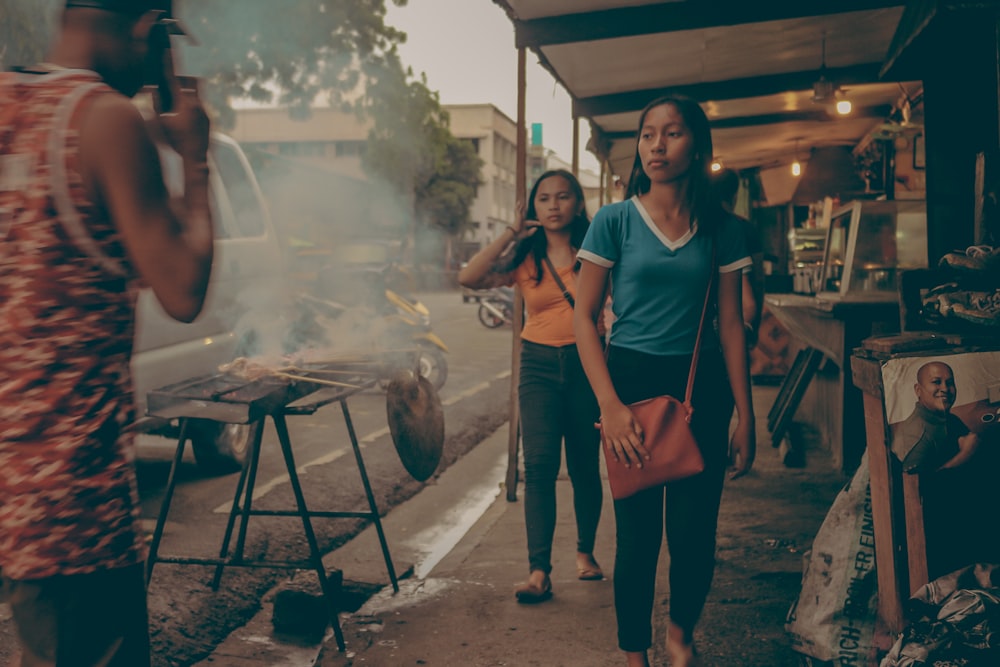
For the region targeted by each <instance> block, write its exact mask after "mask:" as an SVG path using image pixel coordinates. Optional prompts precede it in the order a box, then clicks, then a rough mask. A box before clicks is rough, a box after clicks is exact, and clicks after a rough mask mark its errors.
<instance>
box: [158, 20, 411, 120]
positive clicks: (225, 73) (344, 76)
mask: <svg viewBox="0 0 1000 667" xmlns="http://www.w3.org/2000/svg"><path fill="white" fill-rule="evenodd" d="M386 2H387V0H298V1H296V2H291V1H289V0H280V1H276V0H236V1H234V0H175V9H176V13H177V16H178V17H179V18H181V19H182V20H183V21H184V22H185V24H186V25H187V27H188V29H189V30H190V32H191V33H192V35H193V36H194V37H195V38H196V39H197V40H198V42H199V45H198V46H196V47H193V48H183V50H182V53H180V54H179V56H180V60H181V62H180V64H179V66H178V67H179V69H180V70H181V71H183V72H184V73H190V74H194V75H196V76H201V77H204V78H205V79H207V80H208V81H209V84H210V85H207V86H206V97H207V99H208V102H209V104H210V105H211V106H212V107H213V108H214V109H215V111H216V112H217V114H218V117H219V121H220V124H221V125H222V126H224V127H225V126H230V125H231V124H232V121H233V113H232V109H231V103H232V101H233V100H237V99H250V100H254V101H257V102H274V103H277V104H278V105H280V106H287V107H288V108H289V111H290V113H292V114H293V115H298V116H307V115H308V113H309V108H310V106H312V105H313V104H315V103H316V101H317V98H319V97H320V96H321V95H324V96H327V97H328V98H329V101H330V104H331V105H334V106H339V107H347V106H353V105H354V104H355V102H354V97H353V96H352V95H353V94H354V93H355V91H356V90H357V87H358V84H359V82H360V72H361V70H362V68H366V67H380V66H384V64H385V63H386V54H389V53H392V52H393V50H394V48H395V45H396V44H399V43H401V42H402V41H404V40H405V38H406V36H405V34H404V33H402V32H400V31H399V30H396V29H395V28H392V27H390V26H387V25H386V23H385V13H386ZM391 2H392V3H393V4H395V5H396V6H404V5H406V2H407V0H391Z"/></svg>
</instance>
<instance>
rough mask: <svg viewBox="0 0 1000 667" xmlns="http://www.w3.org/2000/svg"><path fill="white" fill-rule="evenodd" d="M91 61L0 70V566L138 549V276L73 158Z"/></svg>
mask: <svg viewBox="0 0 1000 667" xmlns="http://www.w3.org/2000/svg"><path fill="white" fill-rule="evenodd" d="M107 94H117V93H115V92H114V91H112V90H111V88H109V87H108V86H107V85H105V84H104V83H103V82H102V81H101V79H100V78H99V77H98V76H97V74H95V73H93V72H89V71H84V70H62V71H57V72H53V73H49V74H43V75H38V74H29V73H5V74H0V570H2V572H3V575H4V576H6V577H9V578H12V579H19V580H27V579H40V578H45V577H50V576H53V575H69V574H84V573H89V572H94V571H98V570H102V569H110V568H116V567H124V566H127V565H132V564H135V563H137V562H141V560H142V559H143V558H144V552H143V549H144V546H143V542H142V537H143V536H142V531H141V528H140V525H139V500H138V493H137V487H136V477H135V460H134V448H133V441H132V434H131V433H130V432H129V431H128V430H127V427H128V425H129V424H130V423H131V422H132V421H133V419H134V408H133V404H132V386H131V379H130V375H129V362H130V358H131V352H132V332H133V322H134V315H135V297H136V290H135V288H134V276H133V272H132V269H131V266H130V265H129V262H128V259H127V257H126V253H125V250H124V247H123V244H122V241H121V239H120V237H119V234H118V232H117V230H116V228H115V226H114V225H113V224H112V222H111V221H110V220H109V219H108V216H107V214H106V213H105V212H104V210H103V209H102V208H101V207H99V206H97V205H95V203H94V202H91V201H89V200H88V195H87V194H86V189H85V188H84V184H83V182H82V178H81V176H80V172H79V169H78V148H79V133H78V128H79V123H80V116H81V110H82V109H83V108H84V107H85V106H86V105H87V103H88V102H89V101H91V100H93V98H94V97H95V96H98V95H107Z"/></svg>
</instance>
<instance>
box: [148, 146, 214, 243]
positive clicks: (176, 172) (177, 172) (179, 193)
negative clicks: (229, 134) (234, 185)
mask: <svg viewBox="0 0 1000 667" xmlns="http://www.w3.org/2000/svg"><path fill="white" fill-rule="evenodd" d="M160 166H161V168H162V169H163V178H164V181H165V182H166V185H167V192H168V193H169V194H170V196H171V197H172V198H179V197H183V196H184V163H183V161H182V160H181V156H180V155H178V154H177V153H176V152H175V151H173V150H170V149H161V150H160ZM216 184H217V183H213V187H210V188H209V189H208V203H209V206H211V209H212V222H213V227H214V229H215V238H217V239H226V238H229V230H228V229H226V225H225V223H224V222H223V217H222V208H221V206H220V204H219V199H218V193H217V192H216V187H215V185H216Z"/></svg>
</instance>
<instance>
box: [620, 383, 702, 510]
mask: <svg viewBox="0 0 1000 667" xmlns="http://www.w3.org/2000/svg"><path fill="white" fill-rule="evenodd" d="M628 407H629V410H631V411H632V414H633V415H635V418H636V420H637V421H638V422H639V424H640V425H641V426H642V432H643V445H644V446H645V447H646V451H648V452H649V457H650V460H649V461H644V462H643V464H642V467H641V468H639V467H637V466H635V465H633V466H632V467H631V468H627V467H625V463H624V462H622V461H618V460H616V459H615V455H614V452H612V451H611V448H610V447H608V445H607V443H606V442H605V440H604V431H603V429H602V430H601V442H605V451H604V455H605V456H604V458H605V460H606V461H607V468H608V484H609V485H610V486H611V497H612V498H614V499H615V500H621V499H622V498H628V497H629V496H631V495H634V494H636V493H638V492H639V491H641V490H643V489H648V488H649V487H652V486H659V485H660V484H663V483H665V482H672V481H674V480H678V479H684V478H685V477H691V476H692V475H697V474H698V473H700V472H701V471H702V470H704V469H705V460H704V459H703V458H702V456H701V450H700V449H699V448H698V443H697V441H696V440H695V439H694V434H693V433H692V432H691V426H690V424H689V422H690V419H691V411H690V410H689V409H688V407H687V406H686V405H684V404H683V403H681V402H680V401H678V400H677V399H676V398H674V397H673V396H656V397H654V398H647V399H646V400H644V401H639V402H637V403H632V404H631V405H629V406H628Z"/></svg>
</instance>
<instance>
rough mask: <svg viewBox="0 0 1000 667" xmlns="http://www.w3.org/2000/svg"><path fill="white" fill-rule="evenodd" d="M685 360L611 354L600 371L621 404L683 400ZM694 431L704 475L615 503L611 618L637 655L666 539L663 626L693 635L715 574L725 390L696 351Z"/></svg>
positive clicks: (705, 356) (718, 362) (715, 356)
mask: <svg viewBox="0 0 1000 667" xmlns="http://www.w3.org/2000/svg"><path fill="white" fill-rule="evenodd" d="M690 365H691V357H690V356H686V355H685V356H653V355H648V354H643V353H641V352H636V351H634V350H628V349H625V348H620V347H614V346H612V347H611V348H610V350H609V355H608V370H609V372H610V373H611V380H612V382H613V383H614V386H615V390H616V391H617V392H618V396H619V398H621V400H622V402H623V403H625V404H629V403H634V402H636V401H640V400H643V399H646V398H652V397H653V396H660V395H663V394H668V395H671V396H674V397H676V398H679V399H682V400H683V398H684V389H685V386H686V385H687V376H688V369H689V368H690ZM691 403H692V405H693V406H694V414H693V416H692V419H691V429H692V431H694V434H695V437H696V438H697V440H698V445H699V447H700V448H701V451H702V455H703V456H704V458H705V470H704V472H702V473H701V474H698V475H695V476H694V477H689V478H687V479H683V480H679V481H676V482H670V483H668V484H666V485H664V486H659V487H655V488H651V489H646V490H644V491H641V492H639V493H637V494H636V495H634V496H631V497H629V498H624V499H622V500H616V501H615V503H614V506H615V520H616V522H617V544H616V553H615V581H614V585H615V614H616V616H617V618H618V645H619V647H620V648H621V649H622V650H623V651H645V650H646V649H648V648H649V647H650V645H651V644H652V626H651V617H652V612H653V599H654V594H655V584H656V563H657V560H658V558H659V555H660V545H661V543H662V542H663V529H664V528H665V529H666V533H667V548H668V550H669V552H670V619H671V621H673V622H674V623H676V624H677V625H678V626H680V627H681V628H683V629H684V630H685V632H688V633H690V632H691V631H693V630H694V626H695V624H696V623H697V622H698V617H699V616H700V615H701V610H702V608H703V607H704V605H705V598H706V597H707V596H708V590H709V588H710V587H711V585H712V576H713V574H714V572H715V531H716V526H717V523H718V517H719V502H720V500H721V498H722V484H723V480H724V479H725V473H726V467H727V464H728V447H729V442H728V441H729V422H730V417H731V416H732V414H733V397H732V390H731V389H730V386H729V380H728V376H727V373H726V369H725V363H724V362H723V359H722V354H721V353H720V352H719V351H718V350H703V351H702V353H701V356H700V360H699V363H698V374H697V376H696V378H695V385H694V396H693V397H692V399H691Z"/></svg>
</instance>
